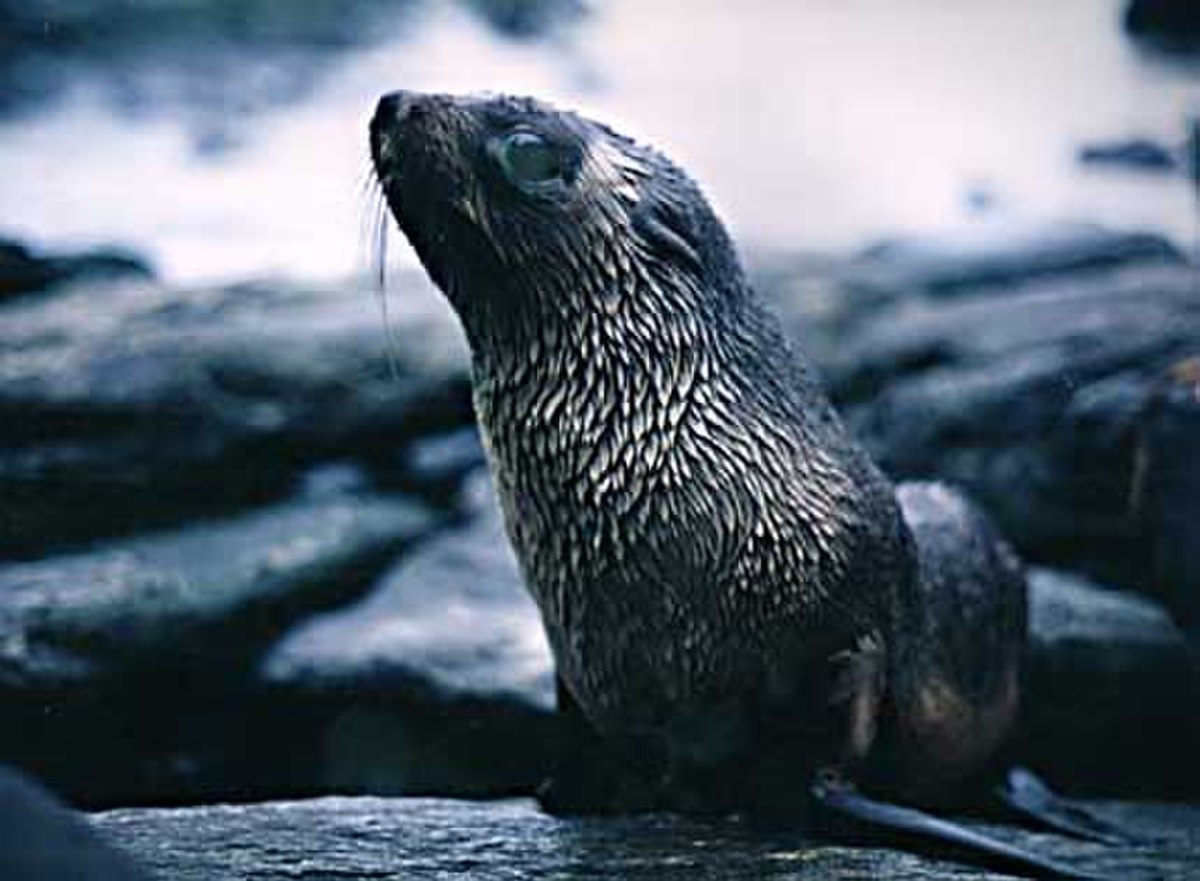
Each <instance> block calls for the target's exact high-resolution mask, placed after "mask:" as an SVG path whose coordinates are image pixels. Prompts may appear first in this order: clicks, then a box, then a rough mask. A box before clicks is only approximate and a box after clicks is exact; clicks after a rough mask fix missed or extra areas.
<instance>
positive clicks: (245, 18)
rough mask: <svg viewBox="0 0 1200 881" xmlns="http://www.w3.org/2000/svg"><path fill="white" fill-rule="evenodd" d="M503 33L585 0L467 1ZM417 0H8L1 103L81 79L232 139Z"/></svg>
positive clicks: (19, 101) (224, 140) (400, 25)
mask: <svg viewBox="0 0 1200 881" xmlns="http://www.w3.org/2000/svg"><path fill="white" fill-rule="evenodd" d="M461 3H462V5H463V6H465V7H466V8H467V9H469V10H470V11H472V12H474V13H476V14H477V15H478V17H479V18H480V19H481V20H483V21H484V22H486V23H487V24H488V25H489V26H490V27H492V28H493V29H494V30H495V31H496V32H497V33H499V34H502V35H504V36H507V37H510V38H515V39H526V40H528V39H534V38H537V37H542V36H545V35H548V34H551V33H554V32H555V31H557V30H560V29H561V28H562V27H564V26H566V25H569V24H570V23H571V22H573V21H574V20H576V19H577V18H579V17H580V15H581V13H582V11H583V5H582V3H581V2H580V0H527V2H526V0H523V2H518V3H514V2H512V0H461ZM422 6H423V4H422V3H420V2H418V0H342V2H339V3H337V4H334V5H331V4H328V3H325V2H323V0H241V2H239V3H238V4H237V7H236V8H234V9H231V7H230V6H229V5H228V4H227V3H225V2H223V0H156V2H153V3H129V2H125V0H73V2H71V3H62V2H56V0H0V50H2V51H0V113H3V112H6V111H7V112H12V111H16V110H27V109H29V108H31V107H37V106H39V105H42V104H44V103H45V102H46V101H47V100H48V99H50V98H53V97H56V96H58V95H60V94H63V93H64V92H67V91H68V89H69V87H70V86H72V85H75V84H77V83H78V82H80V81H81V80H83V81H86V82H87V83H88V84H89V86H90V87H91V88H93V89H96V90H97V91H99V92H100V94H101V95H104V96H106V97H108V98H110V100H111V101H112V102H113V103H114V104H115V105H116V106H117V107H118V108H119V109H122V110H124V111H126V112H127V113H129V114H140V115H145V114H150V113H163V112H169V113H176V114H183V115H185V117H186V118H188V119H189V120H190V121H192V122H193V124H194V126H195V129H196V131H195V146H196V148H197V149H198V150H199V151H200V152H210V151H219V150H221V149H225V148H227V147H229V146H231V145H233V144H235V143H236V141H237V139H238V136H239V132H238V123H244V122H245V120H246V118H247V117H249V116H250V115H251V114H253V113H256V112H260V111H262V110H265V109H268V108H272V107H276V106H279V105H283V104H287V103H291V102H294V101H296V100H297V99H299V98H303V97H306V96H307V95H308V94H309V93H310V92H311V90H312V89H313V88H314V86H316V84H317V83H318V82H319V81H320V80H321V78H322V77H323V76H325V75H326V74H327V73H328V72H329V70H330V69H331V68H332V67H333V65H334V63H335V62H337V61H338V60H340V59H341V58H343V57H345V56H347V55H348V54H349V51H348V50H352V49H355V48H361V47H364V46H370V45H375V44H378V43H380V42H382V41H384V40H387V39H393V40H394V39H396V38H403V37H404V35H405V33H406V31H407V30H409V29H411V28H413V27H415V26H419V25H420V24H421V23H422V20H421V17H420V15H419V13H420V11H421V9H422Z"/></svg>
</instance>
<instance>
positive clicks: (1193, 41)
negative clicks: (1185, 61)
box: [1124, 0, 1200, 55]
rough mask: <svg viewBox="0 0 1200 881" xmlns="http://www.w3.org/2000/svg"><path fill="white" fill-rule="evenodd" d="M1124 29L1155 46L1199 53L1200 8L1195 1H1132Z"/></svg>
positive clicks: (1172, 50)
mask: <svg viewBox="0 0 1200 881" xmlns="http://www.w3.org/2000/svg"><path fill="white" fill-rule="evenodd" d="M1124 25H1125V31H1126V33H1128V34H1129V36H1131V37H1133V38H1134V39H1135V40H1137V41H1139V42H1141V43H1144V44H1146V45H1148V46H1150V47H1152V48H1155V49H1160V50H1164V51H1167V52H1178V53H1185V54H1188V55H1191V54H1194V53H1197V52H1200V8H1197V6H1196V4H1195V3H1194V2H1192V0H1129V2H1128V4H1127V5H1126V7H1125V18H1124Z"/></svg>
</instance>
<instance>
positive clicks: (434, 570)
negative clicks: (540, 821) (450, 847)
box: [262, 477, 554, 795]
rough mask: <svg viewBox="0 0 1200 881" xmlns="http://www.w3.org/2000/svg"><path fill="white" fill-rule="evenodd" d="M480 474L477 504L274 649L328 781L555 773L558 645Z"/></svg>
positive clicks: (405, 781)
mask: <svg viewBox="0 0 1200 881" xmlns="http://www.w3.org/2000/svg"><path fill="white" fill-rule="evenodd" d="M480 481H481V483H478V484H477V487H476V489H475V490H474V495H475V496H476V499H477V501H476V502H475V504H474V507H475V509H476V511H477V512H478V513H477V514H476V516H475V517H474V518H472V519H471V520H469V521H468V522H467V523H466V524H464V525H462V526H460V527H458V528H455V529H452V530H450V531H447V532H445V533H443V534H441V535H439V536H438V537H436V538H435V539H433V540H431V541H429V542H427V543H425V544H424V545H423V546H422V547H420V548H418V549H417V550H416V551H415V552H413V553H412V554H410V555H408V556H406V557H405V558H404V560H402V561H401V562H400V563H399V565H398V566H397V567H396V568H395V569H394V570H392V571H391V572H389V573H388V574H387V575H386V576H385V577H384V578H383V579H382V580H381V581H380V582H379V583H378V585H377V586H376V587H374V588H373V589H372V591H371V593H370V594H369V595H368V596H366V597H365V598H364V599H362V600H361V601H359V602H358V603H356V604H354V605H352V606H349V607H346V608H341V609H338V610H335V611H331V612H327V613H325V614H323V615H319V616H316V617H314V618H312V619H310V620H307V621H305V622H304V623H302V624H300V625H299V626H298V627H296V628H295V629H294V630H293V631H292V632H291V633H289V634H288V636H287V637H286V638H285V639H284V640H282V642H281V643H280V644H279V645H277V646H276V647H275V648H274V649H273V651H272V652H271V654H270V655H269V656H268V657H267V659H266V661H265V664H264V665H263V670H262V677H263V680H264V681H265V683H266V684H267V687H268V689H269V690H270V692H271V693H272V695H273V696H274V697H275V698H277V699H278V700H279V701H280V702H282V703H288V702H290V703H291V704H292V705H293V706H294V707H295V713H296V715H297V718H298V722H297V724H296V726H294V728H293V730H296V731H300V730H306V732H307V733H306V734H304V735H302V736H303V737H307V738H308V739H309V740H310V741H311V742H312V743H314V744H315V745H316V748H315V750H314V752H315V753H316V754H315V755H314V756H313V758H311V759H305V763H306V764H307V765H309V766H310V767H309V770H307V771H306V773H307V774H308V775H310V776H311V775H312V774H313V773H316V774H318V775H319V778H318V779H319V780H320V781H321V786H320V787H319V791H336V792H348V791H358V792H390V793H438V794H461V795H494V794H497V793H503V792H514V791H517V792H530V791H531V790H532V789H533V788H534V787H535V786H536V784H537V783H538V782H539V781H540V780H541V778H542V777H543V776H544V768H545V760H546V758H547V755H548V753H549V748H550V742H551V741H550V738H551V735H552V732H551V726H550V722H549V715H550V710H551V709H552V707H553V703H554V697H553V695H554V686H553V672H552V662H551V658H550V652H549V648H548V647H547V644H546V641H545V636H544V634H543V632H542V627H541V622H540V619H539V617H538V612H537V609H536V607H535V606H534V604H533V602H532V600H531V599H530V598H529V596H528V595H527V594H526V592H525V590H524V588H523V586H522V582H521V577H520V573H519V571H518V569H517V564H516V560H515V558H514V556H513V553H512V550H511V549H510V547H509V544H508V541H507V539H506V538H505V536H504V532H503V527H502V525H501V522H500V517H499V512H498V511H497V510H496V508H495V501H494V499H493V498H492V496H491V493H490V482H489V481H486V480H484V479H483V478H482V477H481V478H480Z"/></svg>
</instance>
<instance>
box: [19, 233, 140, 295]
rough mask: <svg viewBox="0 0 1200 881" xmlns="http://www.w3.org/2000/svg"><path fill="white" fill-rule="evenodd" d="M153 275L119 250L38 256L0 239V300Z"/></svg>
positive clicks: (22, 246) (129, 255) (101, 249)
mask: <svg viewBox="0 0 1200 881" xmlns="http://www.w3.org/2000/svg"><path fill="white" fill-rule="evenodd" d="M153 274H154V273H153V270H151V268H150V265H149V264H148V263H147V262H146V261H145V260H144V259H143V258H142V257H139V256H138V255H136V254H134V253H132V252H130V251H126V250H122V249H119V248H100V249H96V250H94V251H86V252H84V253H80V254H38V253H34V252H33V251H31V250H30V249H29V248H27V247H26V246H25V245H23V244H21V243H20V242H15V241H12V240H10V239H3V238H0V300H3V299H5V298H7V297H12V296H16V295H17V294H29V293H38V292H41V291H45V290H47V289H50V288H53V287H57V286H59V285H63V284H68V283H74V284H79V283H83V282H93V283H95V282H104V281H111V280H114V279H125V278H130V277H133V278H143V279H145V278H150V277H152V276H153Z"/></svg>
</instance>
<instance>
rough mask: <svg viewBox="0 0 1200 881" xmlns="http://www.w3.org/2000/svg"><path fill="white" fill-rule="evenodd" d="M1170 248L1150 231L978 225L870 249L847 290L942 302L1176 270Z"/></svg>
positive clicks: (1176, 256)
mask: <svg viewBox="0 0 1200 881" xmlns="http://www.w3.org/2000/svg"><path fill="white" fill-rule="evenodd" d="M1182 259H1183V258H1182V255H1181V253H1180V251H1179V249H1178V248H1176V247H1175V246H1174V245H1172V244H1171V243H1170V242H1168V241H1167V240H1166V239H1164V238H1162V236H1159V235H1156V234H1155V233H1150V232H1138V231H1130V230H1113V229H1108V228H1106V227H1102V226H1097V225H1095V224H1090V223H1048V224H1042V225H1035V226H1026V225H1012V224H1007V223H984V224H980V225H978V226H973V227H968V228H964V229H961V230H958V231H955V232H952V233H945V234H942V235H910V236H901V237H897V238H894V239H888V240H884V241H881V242H878V243H876V244H874V245H872V246H871V247H869V248H867V249H865V250H864V251H863V252H862V253H861V254H859V256H858V258H857V259H856V260H855V261H853V263H852V264H851V265H850V266H849V267H848V278H847V281H848V283H849V287H851V289H853V288H859V287H861V288H866V289H873V288H880V289H883V290H885V291H890V292H893V293H895V294H898V295H901V296H903V295H911V294H922V293H923V294H931V295H940V296H950V295H954V294H956V293H960V292H963V291H971V290H973V289H978V288H980V287H985V286H990V285H1006V286H1012V285H1018V284H1023V283H1025V282H1028V281H1032V280H1035V279H1045V278H1052V277H1055V276H1063V275H1070V274H1073V273H1079V272H1082V271H1090V270H1099V269H1113V268H1115V267H1118V266H1124V265H1128V264H1131V263H1141V262H1146V261H1154V262H1170V263H1178V262H1181V261H1182Z"/></svg>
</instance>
